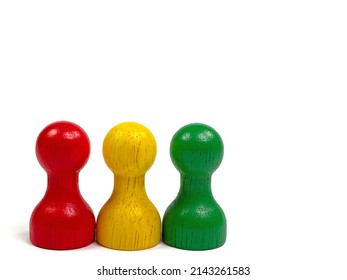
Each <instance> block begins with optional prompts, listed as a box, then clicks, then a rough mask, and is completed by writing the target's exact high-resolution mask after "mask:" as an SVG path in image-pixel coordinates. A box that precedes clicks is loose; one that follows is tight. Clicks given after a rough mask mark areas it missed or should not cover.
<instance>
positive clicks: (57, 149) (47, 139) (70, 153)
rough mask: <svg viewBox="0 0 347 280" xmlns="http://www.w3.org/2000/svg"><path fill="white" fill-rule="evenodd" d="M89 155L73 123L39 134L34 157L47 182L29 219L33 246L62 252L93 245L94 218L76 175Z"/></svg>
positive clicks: (52, 126)
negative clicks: (42, 195)
mask: <svg viewBox="0 0 347 280" xmlns="http://www.w3.org/2000/svg"><path fill="white" fill-rule="evenodd" d="M89 153H90V143H89V139H88V136H87V134H86V133H85V132H84V130H83V129H82V128H81V127H79V126H78V125H76V124H74V123H71V122H66V121H61V122H55V123H52V124H50V125H48V126H47V127H45V128H44V129H43V130H42V131H41V133H40V134H39V136H38V138H37V141H36V156H37V159H38V161H39V163H40V164H41V166H42V167H43V168H44V169H45V171H46V172H47V177H48V179H47V190H46V193H45V195H44V197H43V199H42V200H41V201H40V202H39V204H38V205H37V206H36V207H35V209H34V211H33V213H32V215H31V218H30V240H31V242H32V243H33V244H34V245H36V246H38V247H42V248H46V249H55V250H66V249H76V248H80V247H84V246H86V245H89V244H90V243H92V242H93V241H94V233H95V217H94V214H93V211H92V209H91V208H90V207H89V205H88V204H87V203H86V201H85V200H84V199H83V197H82V195H81V193H80V191H79V184H78V173H79V171H80V170H81V169H82V168H83V166H84V165H85V164H86V162H87V160H88V158H89Z"/></svg>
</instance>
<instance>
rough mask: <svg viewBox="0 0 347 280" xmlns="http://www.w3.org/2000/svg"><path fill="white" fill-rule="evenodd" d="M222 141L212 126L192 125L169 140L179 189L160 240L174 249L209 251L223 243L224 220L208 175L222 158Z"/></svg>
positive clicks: (164, 220) (224, 235)
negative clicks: (178, 177)
mask: <svg viewBox="0 0 347 280" xmlns="http://www.w3.org/2000/svg"><path fill="white" fill-rule="evenodd" d="M223 151H224V149H223V141H222V139H221V137H220V135H219V134H218V132H217V131H215V130H214V129H213V128H212V127H209V126H207V125H205V124H199V123H193V124H189V125H186V126H184V127H182V128H181V129H180V130H178V131H177V132H176V134H175V135H174V136H173V138H172V140H171V145H170V155H171V159H172V162H173V164H174V165H175V167H176V168H177V170H178V171H179V172H180V174H181V186H180V190H179V193H178V195H177V197H176V198H175V200H174V201H173V202H172V203H171V204H170V205H169V207H168V208H167V209H166V212H165V214H164V218H163V241H164V242H165V243H166V244H168V245H170V246H172V247H176V248H181V249H187V250H209V249H214V248H217V247H220V246H222V245H223V244H224V243H225V240H226V228H227V227H226V219H225V215H224V212H223V210H222V208H221V207H220V206H219V205H218V203H217V202H216V201H215V199H214V197H213V195H212V192H211V176H212V173H213V172H214V171H215V170H216V169H217V168H218V166H219V165H220V163H221V162H222V159H223Z"/></svg>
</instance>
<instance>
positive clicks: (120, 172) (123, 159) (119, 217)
mask: <svg viewBox="0 0 347 280" xmlns="http://www.w3.org/2000/svg"><path fill="white" fill-rule="evenodd" d="M156 151H157V146H156V141H155V138H154V136H153V134H152V133H151V132H150V131H149V130H148V128H146V127H145V126H143V125H141V124H138V123H134V122H126V123H121V124H119V125H116V126H115V127H113V128H112V129H111V130H110V131H109V132H108V134H107V135H106V137H105V139H104V143H103V155H104V159H105V162H106V164H107V166H108V167H109V168H110V169H111V170H112V172H113V174H114V189H113V193H112V195H111V197H110V198H109V200H108V201H107V202H106V204H105V205H104V206H103V207H102V208H101V210H100V212H99V215H98V219H97V228H96V238H97V242H98V243H100V244H101V245H103V246H105V247H108V248H112V249H118V250H142V249H147V248H150V247H153V246H155V245H157V244H158V243H159V242H160V239H161V220H160V216H159V213H158V211H157V209H156V207H155V206H154V205H153V203H152V202H151V201H150V200H149V198H148V196H147V194H146V190H145V173H146V172H147V171H148V170H149V168H150V167H151V166H152V164H153V163H154V160H155V157H156Z"/></svg>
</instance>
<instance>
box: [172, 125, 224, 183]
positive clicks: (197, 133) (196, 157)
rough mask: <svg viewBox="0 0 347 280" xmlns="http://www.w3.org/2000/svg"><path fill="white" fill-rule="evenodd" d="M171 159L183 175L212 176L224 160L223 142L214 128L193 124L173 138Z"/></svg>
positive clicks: (179, 131) (183, 128)
mask: <svg viewBox="0 0 347 280" xmlns="http://www.w3.org/2000/svg"><path fill="white" fill-rule="evenodd" d="M170 152H171V159H172V162H173V164H174V165H175V167H176V168H177V169H178V171H179V172H180V173H182V174H187V175H188V174H189V175H192V176H194V175H195V176H196V175H198V176H199V175H211V174H212V173H213V172H214V171H215V170H216V169H217V168H218V166H219V165H220V163H221V162H222V159H223V152H224V148H223V141H222V138H221V137H220V135H219V134H218V132H217V131H216V130H214V129H213V128H212V127H210V126H208V125H205V124H200V123H193V124H188V125H186V126H184V127H182V128H181V129H180V130H178V131H177V132H176V134H175V135H174V136H173V138H172V141H171V146H170Z"/></svg>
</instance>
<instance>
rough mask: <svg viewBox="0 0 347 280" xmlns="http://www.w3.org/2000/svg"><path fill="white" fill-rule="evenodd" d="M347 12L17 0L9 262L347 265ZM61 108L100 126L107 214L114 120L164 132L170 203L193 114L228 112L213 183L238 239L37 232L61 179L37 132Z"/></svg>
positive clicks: (1, 89)
mask: <svg viewBox="0 0 347 280" xmlns="http://www.w3.org/2000/svg"><path fill="white" fill-rule="evenodd" d="M346 14H347V6H346V2H345V1H333V0H329V1H306V0H300V1H296V0H294V1H203V0H200V1H187V0H186V1H180V0H178V1H121V2H118V1H64V0H63V1H16V0H13V1H6V0H5V1H1V3H0V114H1V116H0V121H1V127H0V129H1V135H0V141H1V145H0V167H1V174H0V207H1V209H0V210H1V211H0V213H1V223H0V226H1V228H0V254H1V259H2V261H1V266H0V278H2V279H29V278H30V279H32V278H34V277H35V278H36V277H37V278H38V279H73V278H75V279H102V278H104V279H132V277H129V276H127V277H118V278H116V277H106V276H103V277H102V276H97V275H96V270H97V269H98V268H100V267H102V266H103V265H104V266H106V267H110V268H112V267H114V266H121V267H124V268H136V267H138V266H140V267H142V268H146V267H151V266H152V265H155V266H156V267H158V268H181V269H182V270H184V269H187V271H188V272H189V271H190V267H192V266H249V267H251V275H250V276H244V277H234V276H230V277H222V276H218V277H217V276H215V277H212V276H211V277H208V276H200V277H199V276H195V277H193V276H185V277H183V276H181V277H179V278H177V277H175V279H176V278H177V279H187V278H188V279H193V278H195V279H217V278H218V279H229V278H231V279H233V278H236V279H266V280H270V279H281V280H285V279H334V280H338V279H347V267H346V265H347V241H346V240H347V203H346V201H347V192H346V188H347V179H346V172H347V95H346V94H347V91H346V90H347V16H346ZM57 120H70V121H73V122H75V123H77V124H79V125H80V126H82V127H83V128H84V130H85V131H86V132H87V134H88V135H89V138H90V141H91V155H90V159H89V162H88V163H87V165H86V166H85V168H84V169H83V170H82V172H81V173H80V189H81V192H82V195H83V196H84V198H85V199H86V201H87V202H88V203H89V204H90V206H91V207H92V208H93V211H94V213H95V215H97V214H98V212H99V210H100V208H101V206H102V205H103V204H104V202H105V201H106V200H107V199H108V197H109V195H110V193H111V191H112V186H113V181H112V180H113V177H112V173H111V171H110V170H109V169H108V168H107V167H106V165H105V163H104V160H103V158H102V154H101V146H102V141H103V138H104V136H105V135H106V133H107V132H108V130H109V129H110V128H111V127H113V126H114V125H116V124H118V123H120V122H124V121H136V122H140V123H142V124H144V125H146V126H147V127H148V128H149V129H150V130H151V131H152V132H153V134H154V135H155V137H156V139H157V144H158V153H157V158H156V161H155V163H154V165H153V167H152V168H151V169H150V170H149V172H148V173H147V176H146V187H147V192H148V196H149V197H150V198H151V200H152V201H153V203H154V204H155V205H156V206H157V208H158V210H159V212H160V214H161V216H162V215H163V214H164V211H165V209H166V207H167V206H168V205H169V203H170V202H171V201H172V200H173V199H174V197H175V195H176V194H177V191H178V187H179V174H178V172H177V171H176V169H175V168H174V167H173V165H172V163H171V160H170V157H169V144H170V140H171V137H172V136H173V134H174V133H175V132H176V131H177V130H178V129H179V128H180V127H181V126H183V125H185V124H188V123H191V122H203V123H206V124H209V125H211V126H213V127H214V128H215V129H216V130H217V131H218V132H219V133H220V135H221V136H222V138H223V140H224V145H225V154H224V159H223V162H222V164H221V166H220V168H219V169H218V170H217V171H216V172H215V174H214V175H213V179H212V187H213V192H214V195H215V198H216V200H217V201H218V202H219V204H220V205H221V206H222V208H223V209H224V211H225V214H226V216H227V219H228V236H227V242H226V244H225V245H224V246H223V247H221V248H219V249H216V250H211V251H200V252H199V251H198V252H191V251H185V250H178V249H175V248H170V247H168V246H166V245H164V244H160V245H158V246H157V247H155V248H152V249H149V250H144V251H136V252H122V251H115V250H110V249H106V248H103V247H101V246H99V245H97V244H92V245H91V246H88V247H86V248H84V249H79V250H72V251H50V250H43V249H40V248H36V247H35V246H33V245H31V244H30V242H29V240H28V223H29V218H30V214H31V212H32V210H33V208H34V207H35V205H36V204H37V203H38V202H39V200H40V199H41V198H42V196H43V194H44V192H45V189H46V174H45V172H44V170H43V169H42V168H41V167H40V166H39V164H38V162H37V160H36V156H35V150H34V149H35V141H36V137H37V135H38V133H39V132H40V131H41V130H42V129H43V128H44V127H45V126H46V125H48V124H49V123H51V122H53V121H57ZM187 275H188V273H187ZM4 277H5V278H4ZM43 277H45V278H43ZM135 278H136V279H164V278H163V277H133V279H135ZM168 279H169V278H168ZM172 279H174V278H173V277H172Z"/></svg>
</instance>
